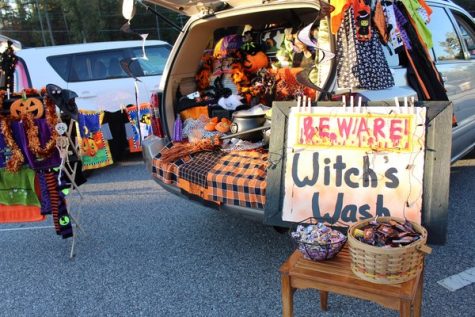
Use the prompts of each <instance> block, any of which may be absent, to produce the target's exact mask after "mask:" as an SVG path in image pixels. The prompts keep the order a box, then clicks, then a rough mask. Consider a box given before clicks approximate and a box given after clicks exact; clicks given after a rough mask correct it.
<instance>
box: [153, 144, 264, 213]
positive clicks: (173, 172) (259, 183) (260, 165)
mask: <svg viewBox="0 0 475 317" xmlns="http://www.w3.org/2000/svg"><path fill="white" fill-rule="evenodd" d="M171 147H172V144H169V145H167V146H166V147H165V148H163V150H162V152H161V153H160V154H158V155H157V156H156V157H155V159H154V160H153V175H154V177H156V178H157V179H158V180H160V181H162V182H164V183H166V184H172V185H175V186H177V187H179V188H180V189H181V190H182V191H184V192H186V193H187V194H190V195H192V196H196V197H199V198H200V199H203V200H205V201H209V202H212V203H215V204H230V205H238V206H242V207H248V208H261V209H263V208H264V205H265V194H266V191H265V190H266V185H267V183H266V175H267V172H266V168H267V157H268V154H267V153H261V152H257V151H236V152H231V153H225V152H221V151H214V152H199V153H195V154H192V155H187V156H186V157H183V158H181V159H179V160H177V161H175V162H172V163H163V162H162V161H161V160H160V157H161V155H162V153H164V152H166V151H168V150H169V149H170V148H171Z"/></svg>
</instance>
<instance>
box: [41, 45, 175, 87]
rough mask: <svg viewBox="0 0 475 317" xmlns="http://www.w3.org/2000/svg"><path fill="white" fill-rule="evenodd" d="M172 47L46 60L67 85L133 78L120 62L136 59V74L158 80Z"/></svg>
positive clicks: (136, 49) (146, 48)
mask: <svg viewBox="0 0 475 317" xmlns="http://www.w3.org/2000/svg"><path fill="white" fill-rule="evenodd" d="M170 49H171V46H170V45H155V46H146V47H145V49H143V48H142V47H133V48H121V49H112V50H102V51H93V52H86V53H73V54H65V55H55V56H49V57H47V58H46V60H47V61H48V63H49V64H50V65H51V67H52V68H53V69H54V70H55V71H56V72H57V73H58V75H59V76H61V78H62V79H64V80H65V81H67V82H81V81H91V80H105V79H114V78H127V77H130V76H129V75H128V74H127V73H126V72H125V71H124V70H123V69H122V67H121V65H120V61H121V60H125V59H131V58H132V59H136V60H137V64H138V67H137V65H134V67H133V68H134V73H136V75H138V76H157V75H161V74H162V73H163V68H164V67H165V63H166V61H167V59H168V56H169V54H170Z"/></svg>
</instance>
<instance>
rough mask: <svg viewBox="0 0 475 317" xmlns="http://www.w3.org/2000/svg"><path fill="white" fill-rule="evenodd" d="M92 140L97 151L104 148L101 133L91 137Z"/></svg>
mask: <svg viewBox="0 0 475 317" xmlns="http://www.w3.org/2000/svg"><path fill="white" fill-rule="evenodd" d="M92 140H94V143H95V144H96V149H97V150H100V149H102V148H104V147H105V144H104V139H103V134H102V132H98V133H94V134H93V135H92Z"/></svg>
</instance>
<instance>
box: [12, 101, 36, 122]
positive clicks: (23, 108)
mask: <svg viewBox="0 0 475 317" xmlns="http://www.w3.org/2000/svg"><path fill="white" fill-rule="evenodd" d="M29 113H31V114H32V115H33V118H35V119H39V118H41V117H42V116H43V113H44V107H43V103H42V102H41V100H40V99H38V98H27V99H23V98H20V99H17V100H15V101H14V102H13V103H12V105H11V106H10V114H11V116H12V118H13V119H20V118H21V117H23V116H25V115H27V114H29Z"/></svg>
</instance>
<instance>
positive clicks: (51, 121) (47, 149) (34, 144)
mask: <svg viewBox="0 0 475 317" xmlns="http://www.w3.org/2000/svg"><path fill="white" fill-rule="evenodd" d="M44 105H45V112H46V115H45V117H46V123H47V125H48V127H49V130H50V134H51V137H50V139H49V141H48V142H47V143H46V145H45V146H44V147H41V143H40V139H39V136H38V134H39V132H38V127H37V126H36V125H35V122H34V119H33V115H32V114H30V113H29V114H27V115H25V116H23V117H22V119H21V120H22V121H23V124H24V126H25V131H26V136H27V138H28V148H29V149H30V150H31V152H33V154H35V155H36V156H37V157H40V158H48V157H49V156H51V154H52V153H53V151H54V150H56V139H57V138H58V136H59V134H58V132H56V129H55V126H56V124H57V123H58V117H57V115H56V106H55V105H54V103H53V101H52V100H51V99H50V98H49V97H48V96H45V97H44Z"/></svg>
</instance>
